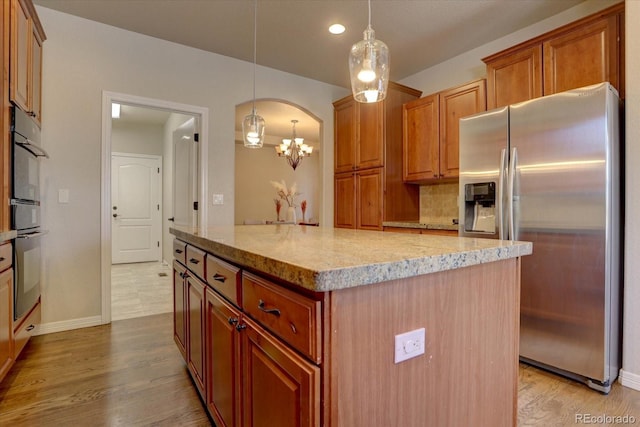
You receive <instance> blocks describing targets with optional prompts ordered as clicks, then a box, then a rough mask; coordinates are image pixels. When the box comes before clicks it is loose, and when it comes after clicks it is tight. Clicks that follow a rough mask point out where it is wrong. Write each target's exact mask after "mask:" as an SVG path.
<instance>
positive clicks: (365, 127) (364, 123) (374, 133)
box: [356, 102, 384, 169]
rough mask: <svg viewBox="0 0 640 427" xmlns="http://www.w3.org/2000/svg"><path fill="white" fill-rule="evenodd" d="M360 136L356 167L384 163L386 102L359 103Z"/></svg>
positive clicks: (376, 165)
mask: <svg viewBox="0 0 640 427" xmlns="http://www.w3.org/2000/svg"><path fill="white" fill-rule="evenodd" d="M356 108H357V111H358V137H357V141H358V143H357V144H356V169H367V168H374V167H379V166H382V165H383V164H384V136H383V131H384V126H383V119H384V116H383V114H384V102H375V103H372V104H362V103H358V105H357V107H356Z"/></svg>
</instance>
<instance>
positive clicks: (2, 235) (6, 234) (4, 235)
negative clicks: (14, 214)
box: [0, 230, 18, 242]
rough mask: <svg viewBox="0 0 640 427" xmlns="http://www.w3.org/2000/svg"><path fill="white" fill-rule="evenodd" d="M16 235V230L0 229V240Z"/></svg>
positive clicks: (10, 238)
mask: <svg viewBox="0 0 640 427" xmlns="http://www.w3.org/2000/svg"><path fill="white" fill-rule="evenodd" d="M17 236H18V232H17V231H16V230H9V231H2V232H0V242H6V241H7V240H12V239H15V238H16V237H17Z"/></svg>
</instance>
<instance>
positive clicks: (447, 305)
mask: <svg viewBox="0 0 640 427" xmlns="http://www.w3.org/2000/svg"><path fill="white" fill-rule="evenodd" d="M170 231H171V233H172V234H174V235H175V236H176V240H175V242H174V255H175V256H176V260H175V261H174V272H175V274H174V287H175V292H174V296H175V305H174V308H175V328H174V329H175V330H174V336H175V340H176V343H177V345H178V347H179V348H180V350H181V351H182V352H183V355H184V357H185V360H186V361H187V365H188V366H189V370H190V372H191V374H192V376H193V377H194V381H195V384H196V388H197V389H198V391H199V392H200V394H201V396H202V397H203V400H204V401H205V402H206V405H207V409H208V411H209V413H210V414H211V416H212V417H213V419H214V421H216V423H217V424H218V425H243V426H259V425H265V426H270V425H278V426H288V425H291V426H293V425H305V426H319V425H324V426H348V427H358V426H367V427H369V426H384V427H386V426H393V425H402V426H409V427H412V426H415V427H422V426H430V425H434V426H448V425H449V426H460V425H491V426H514V425H516V420H517V381H518V330H519V295H520V288H519V286H520V257H521V256H525V255H528V254H531V252H532V246H531V244H530V243H526V242H506V241H498V240H485V239H468V238H457V237H446V236H430V235H413V234H403V233H390V232H376V231H364V230H345V229H333V228H324V227H306V226H297V225H247V226H235V227H234V226H229V227H213V228H208V229H200V230H195V229H186V228H180V227H173V228H171V230H170ZM422 328H424V331H425V334H424V339H421V338H418V339H414V338H411V339H407V338H402V339H400V340H399V342H398V345H396V336H397V335H400V334H403V333H405V332H409V331H414V330H419V329H422ZM421 347H424V354H420V348H421ZM397 354H399V355H401V356H415V357H411V358H409V359H408V360H405V361H403V362H399V363H394V360H395V357H396V355H397Z"/></svg>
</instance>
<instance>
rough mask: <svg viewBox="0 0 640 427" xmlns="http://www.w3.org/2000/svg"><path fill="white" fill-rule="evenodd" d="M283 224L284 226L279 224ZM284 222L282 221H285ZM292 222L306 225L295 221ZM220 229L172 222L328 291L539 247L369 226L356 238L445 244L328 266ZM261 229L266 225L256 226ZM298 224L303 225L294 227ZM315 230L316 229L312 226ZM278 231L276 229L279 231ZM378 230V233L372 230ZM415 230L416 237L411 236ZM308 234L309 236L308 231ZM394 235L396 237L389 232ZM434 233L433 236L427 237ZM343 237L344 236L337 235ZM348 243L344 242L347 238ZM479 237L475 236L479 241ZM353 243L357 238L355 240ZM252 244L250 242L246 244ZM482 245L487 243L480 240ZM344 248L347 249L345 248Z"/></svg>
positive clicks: (219, 251)
mask: <svg viewBox="0 0 640 427" xmlns="http://www.w3.org/2000/svg"><path fill="white" fill-rule="evenodd" d="M237 227H269V226H237ZM276 227H278V226H276ZM280 227H282V226H280ZM287 227H304V226H296V225H291V226H287ZM309 228H310V229H311V230H309V232H310V233H314V232H316V230H318V227H309ZM313 229H315V230H313ZM214 230H215V229H207V230H195V229H188V228H184V227H180V228H178V227H171V228H170V230H169V231H170V233H171V234H173V235H174V236H176V238H178V239H180V240H183V241H185V242H187V243H190V244H192V245H194V246H196V247H199V248H200V249H203V250H205V251H207V252H211V253H213V254H214V255H216V256H218V257H220V258H223V259H226V260H227V261H230V262H232V263H235V264H238V265H240V266H243V267H246V268H248V269H251V270H254V271H258V272H262V273H266V274H268V275H271V276H274V277H277V278H279V279H281V280H284V281H286V282H289V283H292V284H295V285H297V286H300V287H302V288H305V289H309V290H312V291H315V292H328V291H335V290H340V289H347V288H351V287H356V286H363V285H370V284H374V283H380V282H386V281H389V280H395V279H405V278H409V277H415V276H420V275H423V274H430V273H436V272H440V271H446V270H453V269H457V268H462V267H468V266H473V265H478V264H483V263H488V262H494V261H501V260H506V259H510V258H516V257H520V256H524V255H530V254H531V253H532V250H533V247H532V244H531V243H529V242H509V241H497V240H493V241H491V242H488V241H487V239H467V240H468V241H471V240H474V241H476V242H482V241H483V242H484V246H483V247H475V248H474V245H462V244H461V245H460V246H463V247H466V246H469V247H470V248H469V249H460V250H452V249H450V247H455V245H453V246H452V245H451V243H452V241H451V240H449V241H447V242H446V243H447V244H446V245H444V244H442V243H443V241H439V240H438V239H456V240H457V239H466V238H458V237H447V236H445V237H436V236H425V235H420V236H415V235H406V236H404V235H403V237H400V234H397V233H382V232H375V231H369V232H365V233H362V235H359V234H356V237H357V238H356V242H358V243H360V244H362V245H366V242H367V239H368V238H372V239H373V240H376V237H377V236H375V234H384V235H386V236H391V235H393V236H397V238H398V239H404V240H403V242H402V243H403V244H404V243H405V240H406V239H407V238H409V239H410V238H421V239H422V240H416V241H411V240H409V243H412V244H421V243H422V242H425V243H427V242H430V244H431V246H430V247H429V249H434V248H436V249H437V247H438V245H439V244H442V246H443V247H447V249H443V250H442V251H436V252H439V253H434V254H431V255H428V256H416V257H399V256H395V255H394V254H393V251H390V253H389V256H388V259H387V260H383V261H377V262H373V263H371V262H367V261H363V262H362V263H360V264H359V265H335V266H331V265H329V266H324V267H323V268H316V267H314V266H312V265H311V264H313V262H307V263H306V264H307V265H305V262H304V260H300V259H296V260H294V261H290V260H284V259H281V258H278V257H277V256H273V255H272V254H271V253H270V252H271V251H269V252H267V251H265V250H255V249H254V248H251V247H250V246H251V245H250V243H249V244H248V245H247V242H241V244H236V243H235V242H234V243H229V242H228V241H226V239H225V238H224V237H221V238H216V237H213V236H215V234H216V232H215V231H214ZM221 230H224V233H222V234H221V235H225V233H226V235H227V236H228V233H231V232H232V230H233V227H232V226H229V227H223V228H221ZM255 230H261V229H255ZM292 230H297V229H296V228H292ZM312 230H313V231H312ZM274 233H276V232H274ZM367 233H373V234H367ZM409 236H411V237H409ZM305 238H306V239H308V236H306V237H305ZM386 238H387V239H389V238H390V237H386ZM424 239H431V240H424ZM336 240H339V239H336ZM343 243H344V242H343ZM474 243H475V242H474ZM349 244H351V243H349ZM243 246H247V247H243ZM475 246H481V245H475ZM343 250H344V249H343ZM332 255H335V256H336V258H339V257H340V252H337V253H335V252H334V253H333V254H332Z"/></svg>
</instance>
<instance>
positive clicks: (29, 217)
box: [11, 107, 49, 320]
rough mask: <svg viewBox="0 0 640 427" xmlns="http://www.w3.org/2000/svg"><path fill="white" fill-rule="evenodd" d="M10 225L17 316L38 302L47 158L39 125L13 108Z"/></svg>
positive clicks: (15, 311) (20, 315)
mask: <svg viewBox="0 0 640 427" xmlns="http://www.w3.org/2000/svg"><path fill="white" fill-rule="evenodd" d="M11 140H12V144H11V155H12V171H13V173H12V179H11V225H12V228H13V229H14V230H16V231H17V232H18V236H17V237H16V239H15V240H14V243H13V258H14V259H13V261H14V267H15V272H14V273H15V274H14V277H15V281H14V293H13V294H14V311H13V315H14V319H15V320H17V319H20V318H21V317H22V316H24V315H25V314H27V313H28V312H29V310H31V308H32V307H33V306H34V305H35V304H36V303H37V302H38V299H39V298H40V280H41V271H40V267H41V263H42V254H41V239H42V236H43V235H44V234H46V231H43V230H42V229H41V221H40V160H41V159H42V158H48V157H49V156H48V155H47V153H46V152H45V151H44V150H43V149H42V148H41V147H40V128H39V127H38V125H37V124H36V123H35V122H34V121H33V119H31V117H29V116H28V115H27V114H26V113H24V112H23V111H22V110H20V109H19V108H17V107H14V108H13V120H12V125H11Z"/></svg>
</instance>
